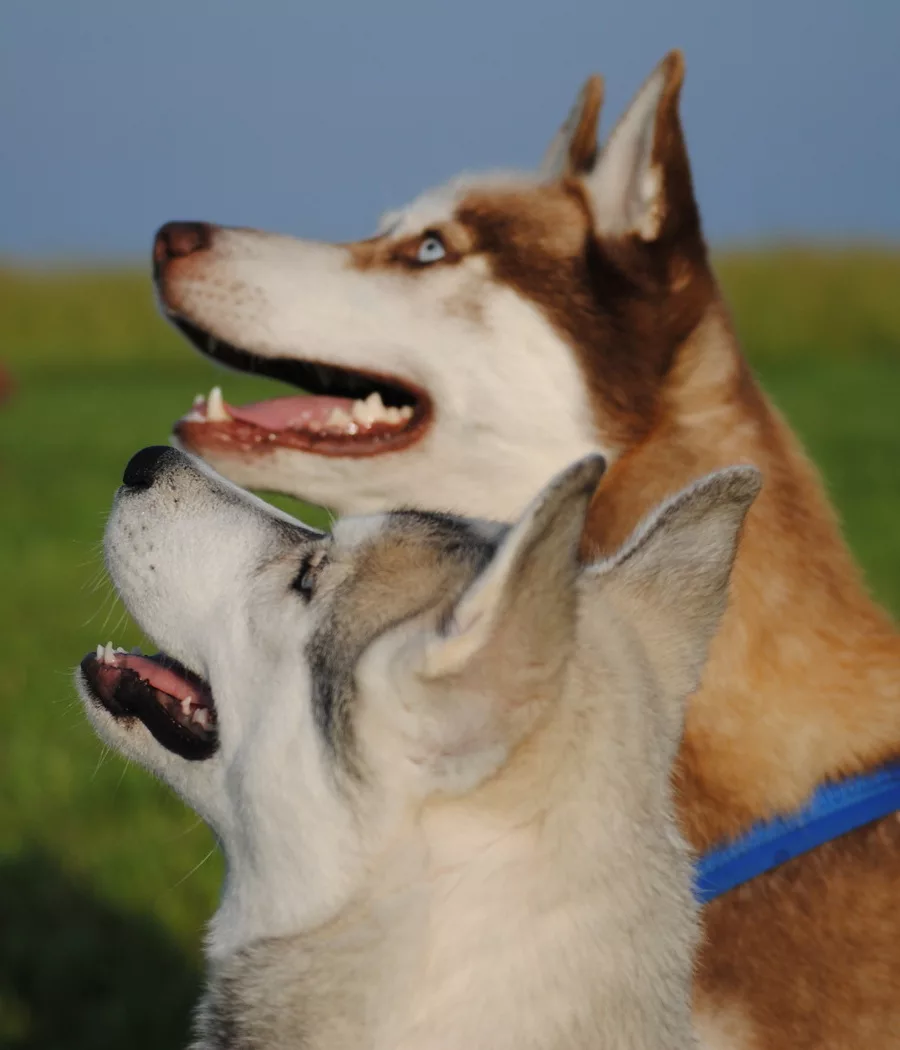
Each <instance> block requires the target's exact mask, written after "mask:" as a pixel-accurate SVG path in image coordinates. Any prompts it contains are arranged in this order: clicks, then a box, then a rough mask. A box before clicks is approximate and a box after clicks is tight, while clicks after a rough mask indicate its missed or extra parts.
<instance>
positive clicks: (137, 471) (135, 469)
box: [122, 445, 178, 489]
mask: <svg viewBox="0 0 900 1050" xmlns="http://www.w3.org/2000/svg"><path fill="white" fill-rule="evenodd" d="M177 456H178V453H177V452H176V450H175V449H174V448H170V447H169V446H168V445H150V446H148V447H147V448H142V449H141V451H140V452H135V454H134V455H133V456H132V457H131V459H129V460H128V466H127V467H126V468H125V473H124V474H123V475H122V484H123V485H127V486H128V488H130V489H149V488H150V486H151V485H152V484H153V482H154V481H156V479H157V478H158V477H159V475H160V473H161V472H162V470H163V468H164V467H165V464H166V462H168V461H170V460H172V459H175V458H176V457H177Z"/></svg>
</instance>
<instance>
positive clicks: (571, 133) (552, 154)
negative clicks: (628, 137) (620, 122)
mask: <svg viewBox="0 0 900 1050" xmlns="http://www.w3.org/2000/svg"><path fill="white" fill-rule="evenodd" d="M602 105H603V78H602V77H600V76H596V75H595V76H592V77H588V79H587V80H586V81H585V82H584V85H583V86H582V88H581V91H580V92H579V94H578V98H576V99H575V104H574V105H573V106H572V108H571V110H570V111H569V115H568V116H567V117H566V120H565V123H564V124H563V125H562V127H561V128H560V129H559V131H557V133H556V135H555V136H554V138H553V141H552V142H551V143H550V145H549V146H548V147H547V152H546V153H545V154H544V159H543V160H542V161H541V166H540V169H539V171H538V174H539V175H540V177H541V178H542V179H544V180H545V181H547V182H549V181H550V180H551V179H561V178H563V177H565V176H566V175H585V174H586V173H587V172H589V171H590V170H591V168H593V166H594V161H595V160H596V159H597V128H598V125H599V123H600V108H601V107H602Z"/></svg>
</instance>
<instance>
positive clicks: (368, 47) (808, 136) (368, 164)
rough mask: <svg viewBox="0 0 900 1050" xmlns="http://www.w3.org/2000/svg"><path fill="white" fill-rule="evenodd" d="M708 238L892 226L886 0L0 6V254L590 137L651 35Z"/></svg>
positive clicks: (263, 211) (337, 229)
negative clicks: (677, 96)
mask: <svg viewBox="0 0 900 1050" xmlns="http://www.w3.org/2000/svg"><path fill="white" fill-rule="evenodd" d="M676 46H678V47H681V48H682V49H683V50H684V51H685V54H686V58H687V82H686V86H685V94H684V105H683V115H684V120H685V125H686V130H687V135H688V143H689V148H690V152H691V157H692V160H693V163H694V172H695V178H696V183H697V188H698V195H699V197H700V202H701V207H702V211H703V215H704V219H705V224H706V228H707V232H708V233H709V234H710V236H711V238H712V239H713V240H715V241H718V242H722V241H735V240H741V241H746V240H759V239H772V238H776V237H782V238H783V237H791V238H801V237H802V238H829V239H836V238H844V237H854V238H863V239H900V2H898V0H857V2H856V3H851V2H850V0H781V2H775V0H743V2H741V3H738V2H736V0H632V2H631V3H621V2H608V3H598V2H592V3H588V2H580V0H542V2H535V0H504V2H498V0H480V2H479V0H453V2H452V3H437V2H434V0H432V2H431V3H428V2H425V0H418V2H406V0H369V2H362V0H353V2H351V0H316V2H312V0H253V2H250V0H244V2H240V3H239V2H236V0H207V2H199V0H152V2H149V3H137V2H135V0H56V2H52V0H2V2H0V98H2V99H3V103H2V106H0V200H2V202H3V204H2V208H0V255H3V256H6V257H27V258H38V259H39V258H53V257H65V258H73V257H74V258H78V257H90V258H92V259H102V258H112V259H115V258H129V257H134V256H141V255H142V254H143V253H145V252H146V251H147V249H148V246H149V243H150V240H151V237H152V233H153V231H154V229H155V228H156V226H158V225H159V224H160V223H161V222H163V221H165V220H166V219H169V218H205V219H210V220H212V221H217V222H223V223H235V224H245V225H254V226H261V227H266V228H270V229H276V230H281V231H285V232H294V233H298V234H303V235H306V236H311V237H322V238H327V239H345V238H354V237H359V236H364V235H366V234H368V233H370V232H371V230H372V228H373V226H374V222H375V219H376V217H377V215H378V214H379V213H380V212H381V211H382V210H384V209H386V208H387V207H390V206H396V205H397V204H400V203H403V201H404V200H406V199H407V198H409V197H410V196H412V195H413V194H415V193H416V192H417V191H418V190H420V189H422V188H424V187H426V186H428V185H431V184H434V183H436V182H440V181H441V180H443V179H444V178H445V177H447V176H449V175H452V174H454V173H455V172H457V171H459V170H461V169H469V170H477V169H479V168H490V167H498V166H501V167H507V166H526V167H527V166H531V165H533V164H534V163H536V162H537V160H538V159H539V158H540V156H541V154H542V152H543V149H544V147H545V145H546V144H547V142H548V140H549V138H550V136H551V134H552V133H553V131H554V130H555V128H556V126H557V124H558V123H559V122H560V120H561V119H562V117H563V116H564V114H565V112H566V110H567V109H568V107H569V104H570V102H571V100H572V97H573V96H574V94H575V92H576V90H577V88H578V86H579V84H580V82H581V80H582V79H583V78H584V77H585V76H586V75H587V74H588V73H590V72H593V71H595V70H596V71H599V72H602V73H603V74H604V75H605V77H606V82H607V101H606V105H605V108H604V114H603V126H604V129H605V130H607V131H608V130H609V128H610V127H611V125H612V122H613V121H614V120H615V118H616V116H617V115H618V113H619V112H620V110H621V108H622V107H623V105H624V104H625V102H626V101H627V99H628V97H629V96H630V95H631V93H632V92H633V91H634V90H635V89H636V88H637V86H638V85H639V83H640V82H641V80H643V78H644V77H645V76H646V75H647V73H649V71H650V69H651V68H652V67H653V65H654V64H655V63H656V62H657V61H658V60H659V58H661V57H662V55H663V54H664V53H665V52H666V51H667V50H668V49H669V48H671V47H676Z"/></svg>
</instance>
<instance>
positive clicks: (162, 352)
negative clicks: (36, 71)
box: [0, 250, 900, 1050]
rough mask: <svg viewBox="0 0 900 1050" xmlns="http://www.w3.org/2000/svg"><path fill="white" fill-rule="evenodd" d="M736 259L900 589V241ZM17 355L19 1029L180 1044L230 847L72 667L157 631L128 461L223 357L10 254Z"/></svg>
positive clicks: (114, 296)
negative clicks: (123, 555)
mask: <svg viewBox="0 0 900 1050" xmlns="http://www.w3.org/2000/svg"><path fill="white" fill-rule="evenodd" d="M720 272H721V274H722V277H723V283H724V284H725V287H726V290H727V292H728V295H729V298H730V300H731V302H732V304H733V306H734V309H735V313H736V316H737V321H738V327H739V329H740V331H741V333H742V336H743V338H744V342H745V346H746V348H747V350H748V353H749V356H750V358H751V360H752V361H753V363H754V365H755V367H756V369H757V371H758V373H759V374H760V376H761V378H762V381H763V383H764V385H765V387H766V388H767V390H768V391H769V392H770V394H771V395H772V396H773V398H774V399H775V401H776V402H777V403H778V404H779V406H780V407H781V408H782V409H783V410H784V412H785V413H786V414H787V416H788V418H789V419H790V420H791V421H792V422H793V424H794V425H795V427H796V428H797V430H798V431H799V433H800V435H801V436H802V438H803V440H804V441H805V443H806V445H807V448H808V449H809V451H810V452H811V454H812V455H813V457H814V458H815V460H816V461H817V462H818V464H819V465H820V467H821V469H822V471H823V473H824V475H825V478H826V480H827V483H828V487H829V489H830V491H831V493H832V495H833V497H834V499H835V501H836V503H837V505H838V507H839V509H840V512H841V514H842V516H843V520H844V522H845V526H846V530H847V534H848V537H849V539H850V542H851V544H852V546H853V548H854V549H855V551H856V553H857V555H858V556H859V558H860V560H861V562H862V564H863V566H864V568H865V570H866V572H867V575H868V579H869V582H870V584H871V587H872V589H873V591H874V592H875V593H876V594H877V596H878V597H879V598H880V599H881V600H882V601H884V602H885V603H887V604H888V605H889V606H890V607H891V608H892V609H893V610H894V611H895V612H897V611H900V537H898V532H897V524H898V522H900V471H898V466H897V464H898V462H900V415H898V400H900V397H898V396H900V254H892V253H889V252H875V251H869V252H867V251H861V250H860V251H843V252H837V251H834V252H826V251H822V252H803V251H782V252H768V253H746V254H735V255H731V256H727V257H725V258H723V259H722V260H720ZM0 361H2V362H3V363H4V364H5V365H6V366H8V367H9V368H10V369H11V370H12V372H13V374H14V376H15V379H16V381H17V384H18V389H17V391H16V393H15V396H14V397H13V399H12V400H11V401H10V403H9V404H8V405H6V406H5V407H3V408H2V409H0V485H2V493H3V512H2V515H0V579H2V581H3V582H2V590H0V626H2V633H0V669H2V674H0V1046H3V1047H10V1048H17V1050H24V1048H28V1050H39V1048H40V1050H45V1048H46V1050H51V1048H52V1050H59V1048H61V1047H66V1048H67V1050H82V1048H84V1050H87V1048H88V1047H90V1048H91V1050H106V1048H109V1050H112V1048H116V1050H121V1048H122V1047H126V1046H127V1047H129V1048H131V1050H143V1048H147V1050H150V1048H152V1050H161V1048H164V1047H173V1048H174V1047H179V1046H183V1045H184V1044H185V1042H186V1039H187V1028H188V1012H189V1007H190V1005H191V1003H192V1002H193V1000H194V998H195V996H196V994H197V990H198V962H199V948H200V942H201V934H202V928H203V925H204V923H205V921H206V919H207V918H208V917H209V915H210V913H211V911H212V909H213V907H214V905H215V899H216V893H217V888H218V884H219V879H220V876H221V867H222V866H221V861H220V858H219V856H218V855H217V854H216V853H215V851H214V850H213V845H212V842H211V839H210V836H209V834H208V832H207V831H206V829H205V828H203V827H202V826H200V825H199V824H198V823H197V821H196V820H195V818H194V817H193V816H192V814H191V813H189V812H188V811H187V810H185V809H184V808H183V807H182V806H181V805H180V804H179V803H178V802H177V801H176V800H175V799H174V798H173V797H172V796H171V795H170V794H169V793H168V792H167V791H166V790H165V789H163V788H162V787H161V786H159V785H157V784H156V783H154V782H153V781H152V780H151V779H150V778H149V777H148V776H146V775H145V774H144V773H143V772H141V771H140V770H138V769H135V768H130V767H128V768H127V767H126V766H125V765H124V763H123V762H121V761H120V760H119V759H118V758H117V757H116V756H114V755H107V754H105V753H104V752H103V750H102V749H101V747H100V745H99V744H98V743H97V741H96V739H95V738H94V737H93V735H92V734H91V732H90V731H89V729H88V728H87V726H86V724H85V722H84V719H83V717H82V715H81V712H80V709H79V707H78V705H77V702H76V700H75V696H74V691H73V689H72V686H71V683H70V674H71V669H72V667H73V666H74V665H75V664H76V663H77V662H78V660H79V659H80V658H81V656H82V655H83V653H84V652H86V651H87V650H88V649H90V648H93V647H94V646H95V645H96V644H97V642H100V641H103V642H105V641H107V640H109V639H112V640H113V641H114V642H115V643H116V644H123V645H126V646H127V645H131V644H134V643H135V642H137V641H138V640H139V639H138V636H137V634H136V633H135V631H134V628H133V627H132V626H131V625H130V624H129V623H127V622H126V621H125V618H124V617H123V615H122V612H121V609H120V607H119V606H118V605H117V604H116V602H115V601H114V600H113V599H112V595H111V594H110V590H109V587H108V585H107V584H106V582H105V581H104V580H103V578H102V574H101V572H100V558H99V550H98V543H99V540H100V537H101V534H102V528H103V520H104V515H105V514H106V511H107V509H108V506H109V502H110V498H111V496H112V493H113V491H114V489H115V487H116V486H117V484H118V482H119V478H120V476H121V472H122V467H123V466H124V464H125V462H126V460H127V459H128V457H129V455H130V454H131V453H132V452H134V451H135V450H136V449H137V448H139V447H140V446H142V445H146V444H150V443H158V442H164V441H165V440H166V439H167V434H168V430H169V425H170V423H171V421H172V420H173V419H174V418H175V417H176V416H178V415H180V414H182V412H183V411H184V410H185V409H186V407H187V406H188V405H189V403H190V399H191V397H192V395H193V394H194V393H195V392H196V391H200V390H208V389H209V387H210V386H211V385H212V383H213V382H220V381H222V379H223V376H222V375H221V373H218V372H216V371H215V370H214V369H213V367H212V366H211V365H209V364H207V363H205V362H204V361H202V360H200V359H199V358H198V357H196V356H195V355H193V354H192V353H191V352H189V351H188V349H187V348H186V346H184V345H183V344H182V343H181V341H180V340H178V338H177V337H176V336H175V335H174V334H173V333H172V332H170V330H169V329H168V328H167V327H166V326H165V325H164V324H163V322H162V321H160V320H159V319H158V318H157V316H156V313H155V311H154V308H153V305H152V300H151V295H150V288H149V281H148V280H147V278H146V277H144V276H140V275H134V274H130V273H115V272H111V273H108V274H95V275H69V274H65V273H57V274H49V275H48V274H34V273H30V274H25V273H22V272H17V273H13V272H6V273H3V272H0ZM224 386H225V392H226V396H227V397H228V398H229V399H233V400H241V399H249V398H251V397H255V396H267V395H270V394H271V392H272V385H271V384H267V383H264V382H254V381H251V380H246V379H243V378H241V377H237V376H234V375H226V376H224ZM280 502H281V505H283V506H288V507H290V502H289V501H280Z"/></svg>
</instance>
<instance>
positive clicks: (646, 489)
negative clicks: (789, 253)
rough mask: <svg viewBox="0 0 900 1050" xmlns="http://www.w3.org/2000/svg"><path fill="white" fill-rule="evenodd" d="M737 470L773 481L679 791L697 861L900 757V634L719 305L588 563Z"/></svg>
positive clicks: (607, 501)
mask: <svg viewBox="0 0 900 1050" xmlns="http://www.w3.org/2000/svg"><path fill="white" fill-rule="evenodd" d="M733 463H753V464H755V465H757V466H759V467H760V468H761V469H762V471H763V476H764V478H765V484H764V487H763V490H762V493H761V495H760V497H759V499H758V500H757V502H756V505H755V506H754V508H753V510H752V511H751V513H750V515H749V517H748V519H747V525H746V528H745V531H744V535H743V538H742V541H741V546H740V548H739V552H738V557H737V562H736V565H735V571H734V575H733V578H732V585H731V600H730V605H729V610H728V612H727V613H726V616H725V619H724V621H723V625H722V628H721V630H720V633H719V635H718V636H717V638H716V640H715V642H714V644H713V647H712V650H711V653H710V661H709V664H708V665H707V669H706V672H705V674H704V682H703V687H702V688H701V689H700V690H699V691H698V692H697V693H696V694H695V695H694V696H693V697H692V698H691V701H690V704H689V709H688V719H687V726H686V734H685V743H684V747H683V750H682V755H681V762H680V768H679V771H678V779H679V792H678V794H679V797H680V800H681V802H682V809H683V822H682V828H683V830H684V831H685V832H686V833H687V835H688V837H689V838H690V839H691V840H692V843H693V844H694V845H695V846H697V847H699V848H704V847H706V846H707V845H708V844H710V843H712V842H714V841H717V840H719V839H721V838H723V837H728V836H733V835H736V834H739V833H740V832H741V831H742V830H743V829H744V828H746V827H747V826H749V825H750V824H751V823H753V822H754V821H755V820H758V819H763V818H767V817H769V816H771V815H772V814H773V813H775V812H789V811H791V810H793V809H795V808H796V807H798V806H800V805H802V803H803V802H804V800H805V799H806V798H807V797H808V795H809V794H810V793H811V792H812V791H813V790H814V789H815V787H816V785H817V784H819V783H821V782H822V781H823V780H824V779H826V778H827V777H829V776H835V775H841V774H846V773H850V772H856V771H859V770H863V769H866V768H869V767H871V766H874V765H877V764H880V763H882V762H884V761H886V760H887V759H889V758H891V757H894V756H895V755H896V754H897V753H900V637H898V635H897V633H896V630H895V628H894V626H893V624H892V623H891V621H890V618H889V617H888V616H887V614H886V613H885V612H884V611H883V610H882V609H880V608H879V607H878V606H877V605H875V603H873V602H872V600H871V599H870V598H869V596H868V594H867V593H866V591H865V588H864V586H863V584H862V581H861V579H860V574H859V572H858V570H857V568H856V566H855V565H854V563H853V559H852V557H851V555H850V553H849V551H848V549H847V547H846V544H845V543H844V540H843V538H842V536H841V533H840V529H839V526H838V523H837V521H836V519H835V515H834V513H833V511H832V510H831V508H830V506H829V504H828V501H827V498H826V496H825V494H824V491H823V489H822V485H821V482H820V480H819V477H818V474H817V472H816V470H815V468H814V467H813V466H812V464H811V463H810V462H809V461H808V459H807V458H806V456H805V455H804V453H803V451H802V449H801V448H800V445H799V443H798V442H797V440H796V439H795V437H794V436H793V434H792V433H791V431H790V429H789V428H788V427H787V425H786V424H785V423H784V422H783V420H782V419H781V417H780V416H779V414H778V413H777V411H776V410H775V409H774V408H773V407H772V405H771V404H770V403H769V401H768V400H767V398H766V397H765V395H764V394H763V393H762V391H761V390H760V388H759V387H758V385H757V384H756V382H755V380H754V378H753V376H752V374H751V372H750V369H749V367H748V365H747V363H746V361H745V360H744V358H743V357H742V355H741V353H740V351H739V349H738V345H737V341H736V339H735V337H734V334H733V332H732V329H731V326H730V322H729V320H728V316H727V313H726V310H725V308H724V306H723V305H722V303H721V300H720V299H718V298H715V297H714V298H713V300H712V301H711V303H710V305H709V307H708V309H707V310H706V313H705V315H704V318H703V320H702V321H701V323H700V324H699V325H698V327H697V328H696V329H695V330H694V331H693V332H692V334H691V335H690V337H689V338H688V339H687V341H686V342H685V343H684V344H683V345H682V346H681V347H680V348H679V350H678V352H677V353H676V355H675V357H674V361H673V365H672V368H671V371H670V374H669V377H668V380H667V383H666V387H665V391H664V396H663V399H662V404H661V408H660V412H659V416H658V420H657V423H656V425H655V427H654V428H653V430H652V431H651V432H650V433H649V434H648V436H647V437H646V438H645V439H644V440H643V441H642V442H641V443H640V444H638V445H637V446H635V447H634V448H632V449H631V450H629V451H628V452H626V453H625V455H623V456H622V458H621V459H620V460H618V461H617V462H616V463H615V464H614V465H613V467H612V469H611V470H610V472H609V473H608V475H607V476H606V477H605V478H604V480H603V484H602V485H601V486H600V488H599V490H598V493H597V497H596V499H595V502H594V505H593V507H592V509H591V515H590V518H589V522H588V527H587V531H586V545H587V548H588V553H589V554H591V555H593V554H596V553H597V552H602V551H607V550H610V549H615V547H616V546H617V545H618V544H619V543H620V542H621V541H622V539H623V538H624V537H625V536H626V535H627V534H628V532H629V531H630V529H631V528H632V527H633V526H634V523H635V522H636V521H638V520H639V519H640V518H641V517H642V516H643V515H644V514H645V513H646V512H647V511H648V510H649V509H650V508H651V507H653V506H654V505H655V504H656V503H657V502H658V501H659V500H660V499H662V498H664V497H665V496H667V495H668V494H670V493H671V492H672V491H675V490H677V489H678V488H679V487H681V486H682V485H684V484H686V483H687V482H688V481H689V480H690V479H691V478H692V477H696V476H697V475H699V474H703V473H706V472H707V471H710V470H715V469H718V468H720V467H724V466H727V465H729V464H733ZM723 756H725V757H724V758H723ZM725 799H727V800H728V805H724V804H723V800H725Z"/></svg>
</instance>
